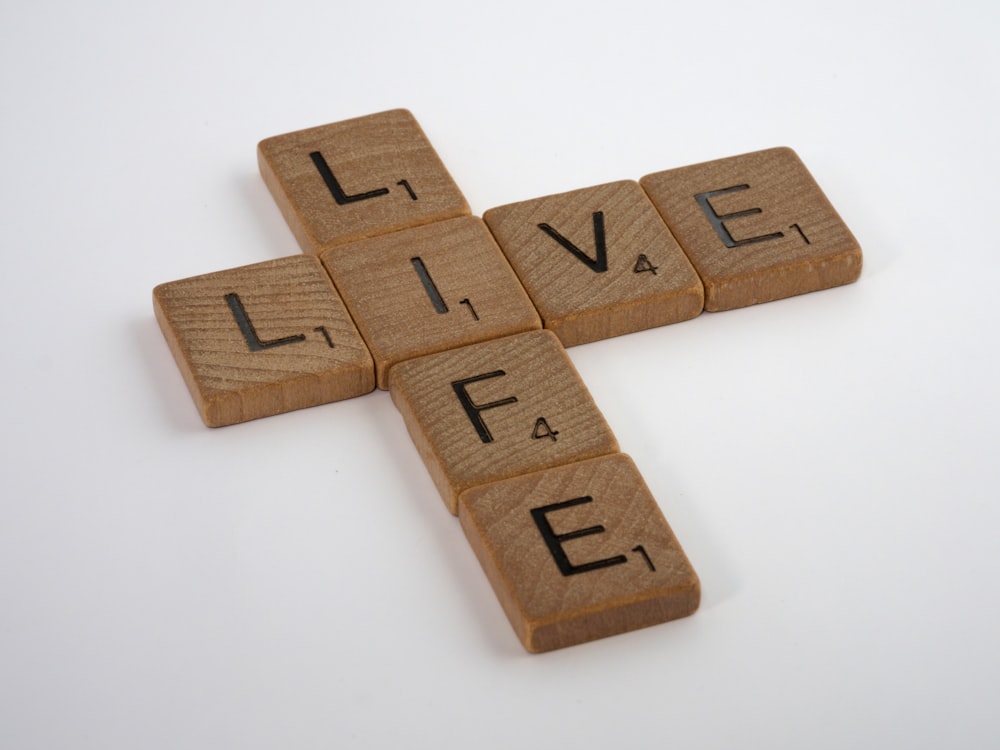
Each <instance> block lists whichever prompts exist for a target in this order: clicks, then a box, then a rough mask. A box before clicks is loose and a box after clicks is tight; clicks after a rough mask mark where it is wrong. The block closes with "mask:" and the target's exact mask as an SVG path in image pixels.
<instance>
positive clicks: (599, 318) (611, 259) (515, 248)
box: [483, 180, 704, 346]
mask: <svg viewBox="0 0 1000 750" xmlns="http://www.w3.org/2000/svg"><path fill="white" fill-rule="evenodd" d="M483 219H484V220H485V221H486V224H487V225H488V226H489V228H490V231H492V232H493V235H494V236H495V237H496V239H497V243H498V244H499V245H500V248H501V249H502V250H503V252H504V254H505V255H506V256H507V259H508V260H509V261H510V264H511V266H513V267H514V271H515V272H516V273H517V275H518V277H519V278H520V279H521V283H523V284H524V287H525V289H527V290H528V295H529V296H530V297H531V299H532V301H533V302H534V303H535V307H537V308H538V311H539V313H541V316H542V320H543V321H544V324H545V327H546V328H548V329H550V330H552V331H553V332H555V334H556V335H557V336H558V337H559V340H560V341H562V342H563V345H564V346H573V345H575V344H585V343H587V342H590V341H597V340H599V339H605V338H610V337H611V336H618V335H621V334H624V333H631V332H633V331H641V330H645V329H647V328H654V327H656V326H662V325H667V324H669V323H677V322H679V321H682V320H688V319H690V318H693V317H695V316H697V315H699V314H701V311H702V306H703V301H704V298H703V293H702V286H701V279H699V278H698V275H697V274H696V273H695V271H694V269H693V268H692V267H691V263H690V261H689V260H688V258H687V256H686V255H685V254H684V251H683V250H681V248H680V246H679V245H678V244H677V242H676V240H674V238H673V236H672V235H671V234H670V231H669V230H668V229H667V227H666V225H665V224H664V223H663V219H661V218H660V215H659V214H658V213H657V212H656V209H655V208H654V207H653V205H652V203H650V202H649V198H647V197H646V194H645V193H644V192H643V190H642V188H641V187H639V183H638V182H635V181H633V180H625V181H622V182H612V183H609V184H607V185H598V186H596V187H590V188H584V189H582V190H574V191H571V192H568V193H561V194H559V195H550V196H548V197H545V198H536V199H535V200H529V201H523V202H520V203H512V204H510V205H507V206H499V207H497V208H492V209H490V210H489V211H487V212H486V213H485V214H484V215H483Z"/></svg>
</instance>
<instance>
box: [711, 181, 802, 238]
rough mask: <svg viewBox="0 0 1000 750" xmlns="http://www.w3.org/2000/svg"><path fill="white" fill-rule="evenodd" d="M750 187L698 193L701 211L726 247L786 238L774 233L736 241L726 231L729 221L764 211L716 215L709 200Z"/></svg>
mask: <svg viewBox="0 0 1000 750" xmlns="http://www.w3.org/2000/svg"><path fill="white" fill-rule="evenodd" d="M749 187H750V186H749V185H734V186H733V187H727V188H723V189H722V190H710V191H709V192H707V193H698V195H696V196H695V197H694V199H695V200H696V201H698V205H699V206H701V210H702V211H704V212H705V217H706V218H707V219H708V223H709V224H711V225H712V228H713V229H714V230H715V233H716V234H718V235H719V239H721V240H722V241H723V243H724V244H725V245H726V247H743V246H744V245H752V244H753V243H755V242H765V241H767V240H776V239H778V238H779V237H784V236H785V235H784V234H782V233H781V232H774V233H772V234H762V235H760V236H758V237H748V238H746V239H745V240H734V239H733V235H731V234H730V233H729V230H728V229H726V225H725V224H723V223H722V222H724V221H726V220H727V219H738V218H740V217H741V216H753V215H754V214H759V213H763V209H760V208H748V209H747V210H746V211H737V212H736V213H732V214H723V215H722V216H719V214H717V213H715V209H714V208H712V204H711V203H709V202H708V199H709V198H714V197H715V196H716V195H725V194H726V193H735V192H737V191H740V190H747V189H748V188H749Z"/></svg>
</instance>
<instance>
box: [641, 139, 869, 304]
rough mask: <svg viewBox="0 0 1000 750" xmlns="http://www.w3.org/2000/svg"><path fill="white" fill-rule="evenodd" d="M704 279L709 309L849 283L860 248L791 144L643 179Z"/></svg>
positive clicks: (858, 270) (857, 271) (858, 264)
mask: <svg viewBox="0 0 1000 750" xmlns="http://www.w3.org/2000/svg"><path fill="white" fill-rule="evenodd" d="M640 183H641V184H642V187H643V188H644V189H645V190H646V192H647V193H648V194H649V197H650V199H651V200H652V201H653V204H654V205H655V206H656V208H657V209H658V210H659V212H660V214H661V215H662V216H663V219H664V220H665V221H666V222H667V225H668V226H669V227H670V230H671V231H672V232H673V233H674V236H675V237H676V238H677V241H678V242H680V244H681V247H683V248H684V251H685V252H686V253H687V254H688V257H689V258H691V262H692V263H693V264H694V267H695V270H697V271H698V274H699V275H700V276H701V280H702V282H703V283H704V285H705V309H706V310H730V309H732V308H735V307H745V306H747V305H753V304H757V303H758V302H770V301H771V300H776V299H781V298H783V297H791V296H792V295H795V294H803V293H805V292H813V291H817V290H819V289H827V288H828V287H833V286H838V285H840V284H848V283H850V282H852V281H856V280H857V278H858V276H860V274H861V248H860V247H859V245H858V242H857V240H855V239H854V236H853V235H852V234H851V232H850V230H849V229H848V228H847V226H846V225H845V224H844V222H843V221H842V220H841V218H840V216H838V215H837V212H836V211H835V210H834V208H833V206H831V205H830V201H828V200H827V198H826V196H825V195H824V194H823V191H822V190H820V188H819V186H818V185H817V184H816V181H815V180H814V179H813V178H812V175H810V174H809V171H808V170H807V169H806V168H805V165H803V164H802V162H801V160H800V159H799V157H798V156H797V155H796V154H795V152H794V151H792V150H791V149H789V148H774V149H769V150H766V151H757V152H754V153H751V154H744V155H743V156H733V157H730V158H727V159H718V160H716V161H710V162H706V163H704V164H695V165H693V166H689V167H681V168H679V169H670V170H667V171H665V172H657V173H656V174H651V175H647V176H646V177H643V178H642V180H640Z"/></svg>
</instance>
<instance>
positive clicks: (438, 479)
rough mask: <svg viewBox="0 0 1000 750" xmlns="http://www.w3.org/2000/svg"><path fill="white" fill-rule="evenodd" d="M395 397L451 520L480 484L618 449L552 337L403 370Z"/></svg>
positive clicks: (449, 355) (487, 345) (515, 339)
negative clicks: (465, 497)
mask: <svg viewBox="0 0 1000 750" xmlns="http://www.w3.org/2000/svg"><path fill="white" fill-rule="evenodd" d="M389 390H390V393H391V394H392V400H393V402H394V403H395V404H396V407H397V408H398V409H399V411H400V413H401V414H402V416H403V422H404V423H405V424H406V428H407V430H409V432H410V437H412V438H413V442H414V443H415V444H416V446H417V450H418V451H419V453H420V455H421V457H422V458H423V460H424V463H425V464H426V466H427V469H428V471H429V472H430V475H431V478H432V479H433V480H434V483H435V484H436V485H437V488H438V490H439V491H440V492H441V497H442V499H443V500H444V502H445V505H447V506H448V510H450V511H451V512H452V513H455V512H456V509H457V506H456V503H457V502H458V496H459V494H460V493H461V492H462V491H464V490H466V489H468V488H470V487H473V486H475V485H478V484H484V483H487V482H492V481H495V480H497V479H504V478H507V477H513V476H517V475H519V474H526V473H528V472H531V471H536V470H538V469H543V468H548V467H551V466H558V465H559V464H564V463H569V462H571V461H578V460H580V459H584V458H591V457H594V456H600V455H604V454H607V453H614V452H616V451H617V450H618V443H617V441H616V440H615V437H614V435H613V434H612V432H611V429H610V428H609V427H608V425H607V423H606V422H605V421H604V417H603V416H602V415H601V412H600V411H599V410H598V408H597V406H596V404H594V401H593V399H592V398H591V397H590V394H589V392H588V391H587V389H586V387H585V386H584V384H583V381H581V380H580V376H579V375H578V374H577V372H576V370H575V369H574V367H573V364H572V362H570V360H569V357H568V356H566V351H565V350H564V349H563V347H562V345H561V344H560V343H559V340H558V339H557V338H556V337H555V335H554V334H553V333H551V332H550V331H532V332H529V333H522V334H518V335H516V336H509V337H507V338H502V339H494V340H492V341H487V342H484V343H481V344H475V345H472V346H466V347H462V348H460V349H452V350H450V351H446V352H441V353H439V354H433V355H430V356H427V357H421V358H419V359H412V360H408V361H406V362H402V363H400V364H398V365H396V366H395V367H393V368H392V370H391V371H390V374H389Z"/></svg>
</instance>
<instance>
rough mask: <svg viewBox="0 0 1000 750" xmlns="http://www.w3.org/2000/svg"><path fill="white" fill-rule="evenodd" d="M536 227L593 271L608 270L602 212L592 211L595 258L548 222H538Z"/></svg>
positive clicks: (601, 271)
mask: <svg viewBox="0 0 1000 750" xmlns="http://www.w3.org/2000/svg"><path fill="white" fill-rule="evenodd" d="M538 228H539V229H541V230H542V231H543V232H545V234H547V235H548V236H549V237H551V238H552V239H554V240H555V241H556V242H558V243H559V244H560V245H562V246H563V247H564V248H566V249H567V250H569V251H570V252H571V253H573V255H574V256H576V258H577V260H579V261H581V262H582V263H584V264H585V265H586V266H587V268H589V269H590V270H591V271H593V272H594V273H603V272H604V271H607V270H608V247H607V244H606V243H605V241H604V212H603V211H595V212H594V247H595V248H596V250H597V258H596V260H595V259H592V258H591V257H590V256H588V255H587V254H586V253H585V252H583V251H582V250H580V248H578V247H577V246H576V245H574V244H573V243H572V242H570V241H569V240H568V239H566V238H565V237H563V236H562V235H561V234H559V232H557V231H556V230H555V229H553V228H552V227H550V226H549V225H548V224H539V225H538Z"/></svg>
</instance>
